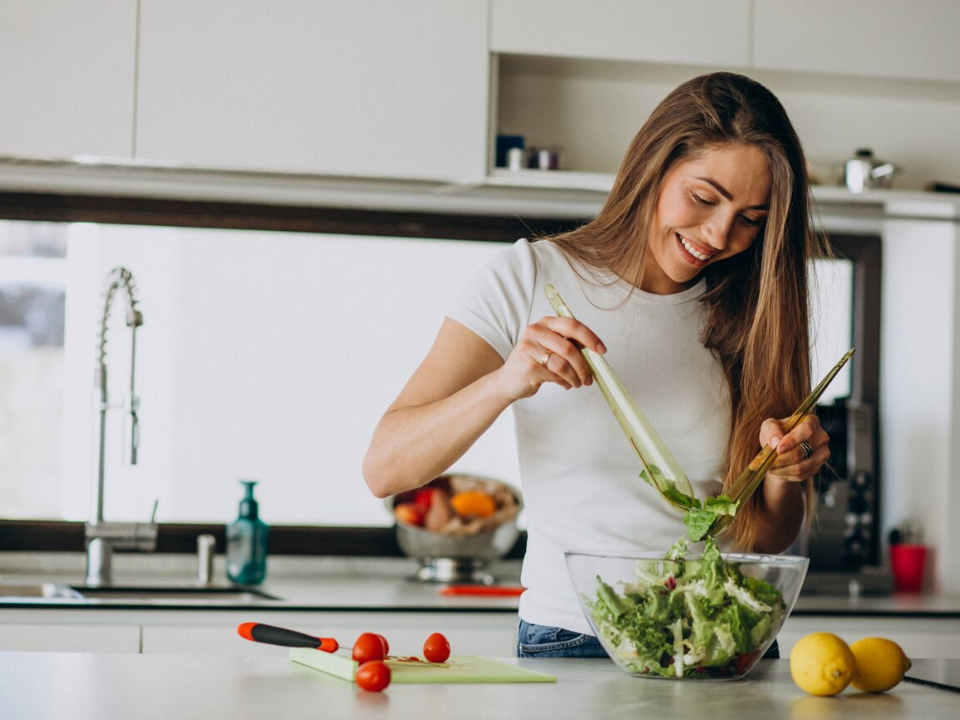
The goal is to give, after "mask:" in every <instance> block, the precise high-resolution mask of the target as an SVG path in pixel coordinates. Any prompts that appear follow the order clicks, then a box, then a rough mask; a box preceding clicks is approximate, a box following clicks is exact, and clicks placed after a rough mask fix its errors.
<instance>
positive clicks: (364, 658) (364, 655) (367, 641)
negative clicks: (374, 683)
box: [352, 632, 387, 665]
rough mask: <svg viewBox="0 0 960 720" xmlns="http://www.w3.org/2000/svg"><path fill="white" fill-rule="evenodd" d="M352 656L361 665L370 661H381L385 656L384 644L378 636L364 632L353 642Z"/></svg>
mask: <svg viewBox="0 0 960 720" xmlns="http://www.w3.org/2000/svg"><path fill="white" fill-rule="evenodd" d="M352 656H353V659H354V660H356V661H357V662H358V663H360V664H361V665H363V663H365V662H369V661H371V660H383V659H384V658H385V657H386V656H387V651H386V642H385V641H384V640H383V637H382V636H380V635H377V634H375V633H370V632H365V633H363V634H362V635H360V637H358V638H357V639H356V640H355V641H354V642H353V653H352Z"/></svg>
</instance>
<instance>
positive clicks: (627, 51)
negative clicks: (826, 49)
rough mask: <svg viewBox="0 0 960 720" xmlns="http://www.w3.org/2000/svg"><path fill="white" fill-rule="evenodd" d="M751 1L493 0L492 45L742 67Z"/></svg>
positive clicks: (522, 50)
mask: <svg viewBox="0 0 960 720" xmlns="http://www.w3.org/2000/svg"><path fill="white" fill-rule="evenodd" d="M750 5H751V3H750V0H672V1H671V2H663V0H595V1H594V2H583V1H582V0H491V8H492V12H491V50H492V51H493V52H498V53H518V54H527V55H553V56H564V57H583V58H596V59H603V60H631V61H640V62H658V63H677V64H682V65H719V66H726V67H729V68H735V67H739V68H744V67H746V66H747V63H748V61H749V55H748V48H749V28H750Z"/></svg>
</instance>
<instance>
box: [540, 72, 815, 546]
mask: <svg viewBox="0 0 960 720" xmlns="http://www.w3.org/2000/svg"><path fill="white" fill-rule="evenodd" d="M729 143H733V144H740V145H752V146H755V147H757V148H759V149H760V150H761V151H762V152H763V153H764V154H765V155H766V158H767V162H768V164H769V167H770V173H771V180H772V184H771V192H770V209H769V213H768V216H767V219H766V221H765V223H764V227H763V229H762V231H760V232H759V233H758V236H757V238H756V240H755V241H754V242H753V244H752V245H751V247H750V248H749V249H748V250H746V251H744V252H742V253H739V254H737V255H735V256H733V257H732V258H729V259H727V260H724V261H722V262H719V263H717V264H715V265H708V266H707V267H706V268H705V269H704V272H703V274H704V277H705V278H706V281H707V291H706V293H705V294H704V296H703V298H702V302H704V303H705V304H706V306H707V308H708V312H709V322H708V324H707V327H706V330H705V332H704V336H703V343H704V346H705V347H707V348H708V349H710V350H711V351H712V352H713V354H714V355H715V356H716V357H717V359H718V360H719V362H720V364H721V367H722V368H723V372H724V374H725V376H726V379H727V382H728V384H729V387H730V397H731V399H732V403H731V413H732V431H731V438H730V449H729V451H728V455H727V458H726V461H725V470H724V477H723V489H724V491H726V490H727V489H728V488H729V486H730V484H731V483H732V481H733V480H734V479H735V477H736V475H737V473H739V472H740V470H741V469H742V468H744V467H745V466H746V465H747V463H748V462H749V461H750V460H751V459H752V458H753V456H754V455H756V453H757V452H758V451H759V450H760V447H759V442H758V433H759V429H760V425H761V423H762V422H763V421H764V420H765V419H766V418H769V417H776V418H785V417H787V416H788V415H789V414H790V413H791V412H792V411H793V410H794V409H795V408H796V407H797V405H799V404H800V402H801V401H802V400H803V398H804V397H805V396H806V394H807V393H808V392H809V389H810V341H809V337H808V335H809V307H808V286H807V282H808V278H807V261H808V260H809V259H811V258H815V257H824V256H827V255H829V250H828V247H827V245H826V243H825V241H824V240H823V238H822V237H821V236H820V235H819V234H817V233H815V232H814V231H813V229H812V228H811V225H810V222H809V199H808V197H809V182H808V179H807V171H806V161H805V159H804V154H803V148H802V147H801V144H800V140H799V138H798V137H797V133H796V131H795V130H794V129H793V125H792V124H791V122H790V120H789V118H788V117H787V114H786V111H785V110H784V109H783V106H782V105H781V104H780V102H779V100H777V98H776V97H775V96H774V95H773V93H771V92H770V91H769V90H768V89H767V88H765V87H764V86H763V85H761V84H759V83H757V82H756V81H754V80H752V79H750V78H747V77H745V76H743V75H737V74H734V73H726V72H720V73H713V74H710V75H702V76H700V77H697V78H694V79H693V80H690V81H688V82H686V83H684V84H682V85H681V86H680V87H678V88H677V89H676V90H674V91H673V92H672V93H670V94H669V95H668V96H667V97H666V98H665V99H664V100H663V101H662V102H661V103H660V104H659V105H658V106H657V108H656V109H655V110H654V111H653V113H652V114H651V115H650V117H649V118H648V120H647V121H646V123H644V125H643V127H642V128H641V129H640V131H639V132H638V133H637V135H636V137H635V138H634V139H633V142H632V143H631V144H630V148H629V149H628V151H627V153H626V155H625V157H624V159H623V162H622V164H621V166H620V170H619V172H618V174H617V177H616V180H615V182H614V185H613V189H612V190H611V192H610V194H609V196H608V197H607V200H606V202H605V204H604V206H603V208H602V210H601V211H600V213H599V214H598V215H597V217H596V218H595V219H594V220H592V221H591V222H589V223H587V224H586V225H584V226H582V227H580V228H578V229H576V230H573V231H571V232H569V233H564V234H561V235H557V236H554V237H553V238H551V239H552V240H553V241H554V242H556V243H557V244H558V245H560V246H561V247H562V248H563V249H564V250H565V251H566V252H567V253H568V254H570V255H571V256H573V257H574V258H576V259H578V260H580V261H581V262H583V263H586V264H587V265H592V266H594V267H600V268H604V269H610V270H614V271H617V270H619V269H622V268H631V269H634V268H635V269H636V270H635V272H636V276H635V277H625V278H624V279H626V280H628V281H631V282H632V283H633V284H634V285H636V286H638V287H639V286H640V281H641V273H642V268H643V258H644V254H645V250H646V244H647V236H648V231H649V228H650V226H651V222H652V218H653V214H654V210H655V208H656V202H657V199H658V197H659V194H660V189H661V186H662V184H663V179H664V177H665V176H666V174H667V172H668V171H669V170H670V168H671V167H673V166H674V165H675V164H676V163H678V162H680V161H683V160H686V159H690V158H691V157H693V156H695V155H697V154H698V153H702V152H704V151H705V150H706V149H708V148H709V147H711V146H717V145H722V144H729ZM803 492H804V493H805V496H806V501H807V503H806V505H807V515H808V519H809V517H810V516H811V513H812V512H813V508H814V502H813V500H814V498H813V483H812V481H810V480H807V481H806V482H805V483H804V488H803ZM761 509H762V493H756V494H754V496H753V497H752V498H751V500H750V502H749V503H747V504H746V505H745V506H744V507H742V508H740V510H739V511H738V513H737V516H736V519H735V521H734V523H733V524H732V525H731V528H730V530H729V537H730V538H731V540H732V542H733V544H734V545H736V546H737V547H738V548H742V549H753V548H755V547H756V546H757V544H758V541H759V540H760V537H759V535H760V511H761Z"/></svg>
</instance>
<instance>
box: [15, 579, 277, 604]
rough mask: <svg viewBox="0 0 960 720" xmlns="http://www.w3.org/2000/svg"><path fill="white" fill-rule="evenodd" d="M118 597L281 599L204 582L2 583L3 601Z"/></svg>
mask: <svg viewBox="0 0 960 720" xmlns="http://www.w3.org/2000/svg"><path fill="white" fill-rule="evenodd" d="M41 599H42V600H107V601H109V600H115V601H126V602H162V601H166V600H175V601H178V602H182V601H200V602H211V603H256V602H260V601H263V600H279V599H280V598H278V597H275V596H273V595H270V594H269V593H266V592H264V591H263V590H258V589H256V588H249V587H234V586H217V585H212V586H204V585H109V586H103V587H94V586H91V585H70V584H66V583H35V584H19V585H14V584H4V583H0V601H8V602H9V601H14V600H41Z"/></svg>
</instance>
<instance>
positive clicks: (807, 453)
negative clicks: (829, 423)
mask: <svg viewBox="0 0 960 720" xmlns="http://www.w3.org/2000/svg"><path fill="white" fill-rule="evenodd" d="M783 422H784V421H783V420H775V419H773V418H771V419H769V420H765V421H764V423H763V425H761V426H760V445H761V447H766V446H767V445H770V446H772V447H774V448H776V451H777V455H778V457H777V460H776V462H774V463H773V467H772V468H771V470H770V472H769V473H768V474H769V475H776V476H778V477H780V478H783V479H784V480H790V481H792V482H800V481H801V480H806V479H807V478H811V477H813V476H814V475H816V474H817V473H818V472H820V468H822V467H823V466H824V465H825V464H826V462H827V460H829V459H830V446H829V443H830V436H829V435H827V433H826V431H824V429H823V428H822V427H820V420H819V419H818V418H817V416H816V415H806V416H804V418H803V419H802V420H801V421H800V422H798V423H797V425H796V427H794V428H793V430H791V431H790V432H785V431H784V429H783Z"/></svg>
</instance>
